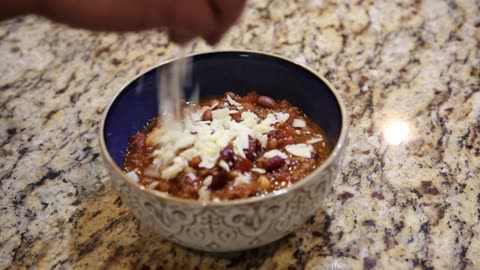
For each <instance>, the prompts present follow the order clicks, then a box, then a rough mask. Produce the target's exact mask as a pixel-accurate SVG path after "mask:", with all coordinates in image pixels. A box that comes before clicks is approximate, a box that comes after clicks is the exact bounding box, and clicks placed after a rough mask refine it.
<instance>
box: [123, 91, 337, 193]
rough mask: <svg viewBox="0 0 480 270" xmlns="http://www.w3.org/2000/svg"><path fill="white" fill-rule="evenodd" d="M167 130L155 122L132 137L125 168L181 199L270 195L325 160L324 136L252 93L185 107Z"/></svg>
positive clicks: (284, 106) (289, 109) (285, 107)
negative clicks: (175, 123) (179, 118)
mask: <svg viewBox="0 0 480 270" xmlns="http://www.w3.org/2000/svg"><path fill="white" fill-rule="evenodd" d="M177 122H178V121H177ZM165 125H166V124H165V123H164V122H161V121H160V119H158V118H155V119H152V120H151V121H149V123H147V125H146V127H145V128H143V129H142V130H140V131H139V132H138V133H136V134H134V135H133V136H131V138H130V142H129V145H128V150H127V154H126V155H125V160H124V168H123V169H124V171H125V172H127V175H129V176H130V177H131V178H132V179H134V180H135V181H139V182H140V183H141V184H142V185H145V186H147V187H148V188H151V189H156V190H158V191H163V192H168V193H169V194H171V195H173V196H176V197H180V198H188V199H199V198H200V199H201V200H233V199H240V198H246V197H253V196H261V195H264V194H268V193H269V192H272V191H275V190H279V189H282V188H285V187H288V186H290V185H291V184H293V183H295V182H297V181H299V180H301V179H302V178H304V177H305V176H307V175H308V174H310V173H311V172H312V171H313V170H315V169H316V168H317V167H318V166H320V165H321V164H322V162H324V161H325V160H326V158H327V157H328V155H329V153H330V150H329V145H328V143H327V140H326V137H325V133H324V132H323V130H322V129H321V128H320V127H319V126H318V125H317V124H316V123H314V122H313V121H312V120H311V119H309V118H308V117H307V116H306V115H305V114H303V113H302V112H301V111H300V110H299V109H298V108H297V107H295V106H293V105H291V104H290V103H289V102H288V101H286V100H281V101H276V100H274V99H272V98H270V97H267V96H258V95H257V94H256V93H254V92H252V93H249V94H248V95H246V96H244V97H240V96H238V95H236V94H234V93H232V92H227V93H226V94H225V95H224V96H223V97H221V98H212V99H208V100H203V101H202V102H200V105H187V106H186V107H185V119H184V121H183V122H182V123H181V125H180V126H181V128H179V125H174V126H172V127H166V126H165Z"/></svg>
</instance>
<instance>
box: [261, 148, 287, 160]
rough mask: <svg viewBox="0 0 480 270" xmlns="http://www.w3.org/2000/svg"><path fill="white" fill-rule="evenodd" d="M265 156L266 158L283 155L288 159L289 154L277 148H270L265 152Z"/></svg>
mask: <svg viewBox="0 0 480 270" xmlns="http://www.w3.org/2000/svg"><path fill="white" fill-rule="evenodd" d="M263 156H264V157H266V158H273V157H277V156H278V157H281V158H283V159H286V158H288V156H287V154H285V153H283V152H282V151H280V150H277V149H274V150H270V151H268V152H265V154H263Z"/></svg>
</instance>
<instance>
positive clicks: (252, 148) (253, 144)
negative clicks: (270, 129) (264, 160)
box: [245, 136, 261, 161]
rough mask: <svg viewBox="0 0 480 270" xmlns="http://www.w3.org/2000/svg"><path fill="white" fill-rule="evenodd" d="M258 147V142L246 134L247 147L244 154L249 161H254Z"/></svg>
mask: <svg viewBox="0 0 480 270" xmlns="http://www.w3.org/2000/svg"><path fill="white" fill-rule="evenodd" d="M260 148H261V145H260V142H259V141H258V140H256V139H254V138H252V137H251V136H248V149H246V150H245V155H246V156H247V158H248V159H249V160H250V161H255V159H256V158H257V156H258V152H259V150H260Z"/></svg>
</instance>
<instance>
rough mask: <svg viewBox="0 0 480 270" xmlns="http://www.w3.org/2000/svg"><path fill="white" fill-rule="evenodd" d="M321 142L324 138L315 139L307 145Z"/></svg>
mask: <svg viewBox="0 0 480 270" xmlns="http://www.w3.org/2000/svg"><path fill="white" fill-rule="evenodd" d="M321 141H323V138H314V139H311V140H308V141H307V143H308V144H315V143H318V142H321Z"/></svg>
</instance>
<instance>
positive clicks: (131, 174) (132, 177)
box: [126, 171, 140, 183]
mask: <svg viewBox="0 0 480 270" xmlns="http://www.w3.org/2000/svg"><path fill="white" fill-rule="evenodd" d="M126 175H127V177H128V178H130V180H132V181H133V182H137V183H138V181H140V179H139V178H138V175H137V173H135V171H130V172H128V173H126Z"/></svg>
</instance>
